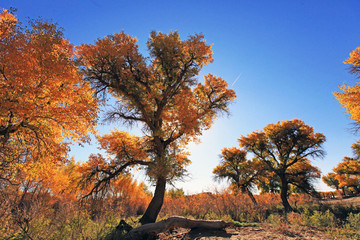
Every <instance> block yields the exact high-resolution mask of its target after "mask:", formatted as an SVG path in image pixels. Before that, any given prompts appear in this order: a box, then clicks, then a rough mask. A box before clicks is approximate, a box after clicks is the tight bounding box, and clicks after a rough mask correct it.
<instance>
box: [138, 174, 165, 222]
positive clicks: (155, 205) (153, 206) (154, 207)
mask: <svg viewBox="0 0 360 240" xmlns="http://www.w3.org/2000/svg"><path fill="white" fill-rule="evenodd" d="M165 189H166V179H165V178H159V179H158V181H157V183H156V187H155V193H154V197H153V198H152V199H151V202H150V204H149V206H148V208H147V209H146V211H145V213H144V215H143V216H142V218H141V219H140V223H141V224H142V225H144V224H147V223H154V222H155V221H156V218H157V216H158V214H159V212H160V210H161V207H162V205H163V202H164V196H165Z"/></svg>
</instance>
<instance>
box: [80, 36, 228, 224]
mask: <svg viewBox="0 0 360 240" xmlns="http://www.w3.org/2000/svg"><path fill="white" fill-rule="evenodd" d="M136 42H137V39H136V38H134V37H131V36H129V35H127V34H125V33H123V32H121V33H119V34H113V35H110V36H107V37H105V38H103V39H99V40H98V41H97V42H96V43H95V44H94V45H82V46H80V56H81V58H82V61H83V64H84V66H85V74H86V79H87V80H88V81H89V82H91V83H92V84H93V87H94V88H95V89H96V90H97V93H99V94H101V93H102V94H105V93H109V94H110V95H111V96H112V97H113V98H114V99H115V100H116V106H114V108H113V111H111V112H109V113H108V117H109V118H110V119H112V120H122V121H125V122H126V123H132V124H133V123H139V124H141V125H142V126H143V131H144V133H145V136H144V137H136V136H130V135H128V134H126V133H124V132H119V131H115V132H113V133H111V134H110V135H106V136H104V137H102V138H100V142H104V141H105V142H107V144H105V145H104V146H105V149H107V150H108V151H110V152H111V153H113V158H112V159H111V160H110V162H109V160H107V161H105V160H103V159H101V157H100V156H98V157H96V158H93V159H92V161H93V162H97V161H99V165H96V164H94V169H93V170H94V171H93V176H98V177H99V178H97V179H98V182H97V183H96V184H95V187H100V185H101V182H107V181H108V180H109V179H112V178H114V177H116V176H117V175H118V174H120V173H121V172H122V171H123V170H125V169H126V168H127V167H130V166H135V165H143V166H144V167H145V168H146V169H147V172H148V174H149V176H150V177H151V178H152V179H153V180H154V182H155V184H156V188H155V192H154V197H153V199H152V201H151V202H150V204H149V206H148V208H147V210H146V212H145V214H144V215H143V217H142V218H141V223H143V224H145V223H151V222H155V221H156V218H157V216H158V214H159V211H160V209H161V206H162V204H163V199H164V194H165V187H166V183H167V182H168V181H170V180H171V179H172V178H174V176H178V175H179V173H180V175H181V172H182V171H183V168H184V166H185V165H186V164H188V162H189V160H188V159H187V154H186V153H184V151H183V148H184V147H185V146H186V144H187V143H188V142H189V141H192V140H194V139H196V138H197V137H198V136H199V135H201V133H202V132H203V130H205V129H208V128H210V126H211V125H212V122H213V120H214V119H215V118H216V116H217V115H218V113H219V112H226V111H227V110H228V104H229V102H230V101H232V100H233V99H234V98H235V93H234V91H233V90H230V89H228V88H227V83H226V82H225V81H224V80H223V79H222V78H220V77H216V76H214V75H211V74H208V75H206V76H205V80H204V83H198V81H197V79H196V77H197V75H198V74H199V72H200V70H201V69H202V67H203V66H205V65H207V64H209V63H210V62H212V60H213V58H212V50H211V46H210V45H208V44H206V42H205V39H204V37H203V35H201V34H197V35H193V36H190V37H189V38H188V39H187V40H181V39H180V36H179V34H178V33H177V32H171V33H170V34H163V33H161V32H152V33H151V34H150V39H149V40H148V42H147V47H148V50H149V53H150V57H149V58H146V57H144V56H143V55H142V54H141V53H140V52H139V50H138V45H137V44H136ZM108 140H111V141H108ZM113 143H116V144H113ZM104 161H105V162H107V163H108V164H102V163H103V162H104ZM96 166H97V167H96ZM96 172H97V173H96ZM103 180H104V181H103Z"/></svg>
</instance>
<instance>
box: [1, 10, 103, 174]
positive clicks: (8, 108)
mask: <svg viewBox="0 0 360 240" xmlns="http://www.w3.org/2000/svg"><path fill="white" fill-rule="evenodd" d="M75 55H76V52H75V49H74V46H73V45H72V44H70V43H69V42H68V41H67V40H66V39H65V38H64V37H63V33H62V31H61V30H60V29H59V28H58V27H57V26H56V24H52V23H50V22H46V21H44V20H41V19H37V20H30V21H29V24H28V25H26V26H25V27H24V26H21V24H20V23H19V22H18V20H17V18H16V17H15V16H14V14H12V13H11V12H9V11H7V10H5V9H3V10H2V11H1V13H0V106H1V107H0V161H1V162H0V178H1V179H7V180H12V179H14V174H15V173H16V172H17V171H18V170H19V169H21V168H22V167H25V168H27V169H32V170H33V171H42V170H41V166H46V165H47V164H48V163H49V164H50V162H51V163H52V164H53V163H54V164H55V165H56V163H61V162H64V161H65V159H66V158H65V156H66V153H67V152H68V145H69V142H70V140H74V141H77V142H83V141H87V140H88V132H89V131H91V130H93V129H94V127H95V125H96V118H97V109H98V103H97V100H96V99H95V98H94V97H93V94H94V90H93V89H92V88H91V85H90V84H89V83H87V82H84V81H83V76H82V74H81V73H80V72H79V69H78V67H77V65H76V64H75V61H74V57H75ZM41 163H44V164H43V165H41ZM29 164H30V165H31V164H33V165H32V166H29Z"/></svg>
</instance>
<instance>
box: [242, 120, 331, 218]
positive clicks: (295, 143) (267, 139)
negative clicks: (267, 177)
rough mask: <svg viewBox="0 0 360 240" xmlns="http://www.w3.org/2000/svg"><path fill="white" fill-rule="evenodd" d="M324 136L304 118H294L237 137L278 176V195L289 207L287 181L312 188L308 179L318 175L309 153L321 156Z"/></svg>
mask: <svg viewBox="0 0 360 240" xmlns="http://www.w3.org/2000/svg"><path fill="white" fill-rule="evenodd" d="M324 142H325V136H324V135H323V134H321V133H315V132H314V129H313V128H312V127H310V126H308V125H306V124H305V123H304V122H303V121H301V120H298V119H293V120H291V121H281V122H277V123H276V124H269V125H267V126H266V127H265V128H264V130H263V131H261V132H253V133H251V134H249V135H247V136H241V137H240V138H239V143H240V147H244V148H245V149H246V150H247V151H249V152H251V153H253V154H254V155H255V156H256V157H257V158H258V159H260V160H261V161H263V162H264V163H265V164H266V165H267V166H268V167H269V169H270V171H272V172H273V173H275V174H276V175H277V176H278V177H279V180H280V196H281V200H282V203H283V205H284V208H285V211H287V212H288V211H291V210H292V208H291V206H290V204H289V202H288V199H287V198H288V193H289V185H290V184H293V185H295V186H297V187H299V188H301V189H303V190H304V191H305V190H307V191H308V190H312V189H311V179H313V178H319V177H320V171H319V170H318V169H317V168H316V167H313V166H312V165H311V164H310V161H309V158H310V157H322V156H323V155H324V151H323V149H322V144H323V143H324Z"/></svg>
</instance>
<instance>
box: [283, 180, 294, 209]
mask: <svg viewBox="0 0 360 240" xmlns="http://www.w3.org/2000/svg"><path fill="white" fill-rule="evenodd" d="M280 181H281V189H280V196H281V201H282V203H283V206H284V208H285V212H291V211H292V210H293V209H292V207H291V206H290V204H289V202H288V199H287V197H288V196H287V193H288V183H287V181H286V179H285V177H281V178H280Z"/></svg>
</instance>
